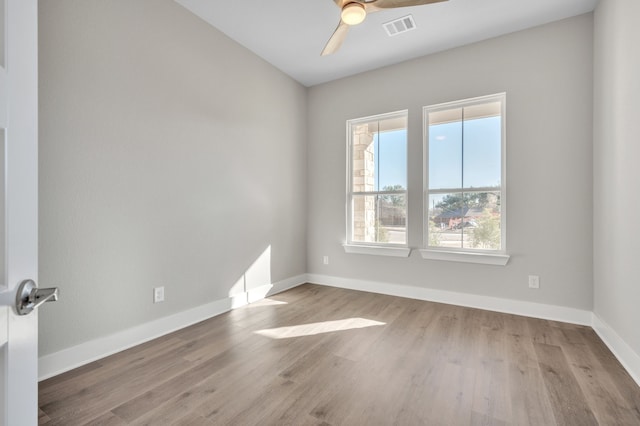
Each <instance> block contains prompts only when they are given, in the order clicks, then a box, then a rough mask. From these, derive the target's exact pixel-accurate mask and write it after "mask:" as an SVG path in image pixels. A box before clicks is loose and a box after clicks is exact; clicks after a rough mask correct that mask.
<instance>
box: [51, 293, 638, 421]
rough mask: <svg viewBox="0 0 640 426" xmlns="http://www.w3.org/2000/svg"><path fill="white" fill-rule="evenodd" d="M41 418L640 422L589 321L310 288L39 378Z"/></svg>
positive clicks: (622, 376) (621, 374) (629, 385)
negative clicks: (577, 322)
mask: <svg viewBox="0 0 640 426" xmlns="http://www.w3.org/2000/svg"><path fill="white" fill-rule="evenodd" d="M39 397H40V400H39V407H40V424H43V425H65V426H71V425H84V424H88V425H129V424H133V425H156V426H157V425H174V424H176V425H178V424H179V425H226V424H230V425H505V424H513V425H545V426H552V425H580V426H585V425H595V424H600V425H640V388H638V386H637V385H636V384H635V382H634V381H633V380H632V379H631V377H630V376H629V375H628V374H627V373H626V372H625V370H624V369H623V368H622V366H621V365H620V364H619V362H618V361H617V360H616V359H615V358H614V356H613V355H612V354H611V352H610V351H609V350H608V349H607V348H606V346H605V345H604V344H603V343H602V341H601V340H600V339H599V338H598V337H597V335H596V334H595V333H594V331H593V330H592V329H591V328H589V327H583V326H576V325H571V324H564V323H559V322H553V321H545V320H539V319H532V318H526V317H520V316H515V315H508V314H500V313H495V312H488V311H483V310H478V309H470V308H463V307H457V306H451V305H444V304H438V303H430V302H423V301H417V300H411V299H403V298H399V297H391V296H384V295H378V294H372V293H364V292H357V291H350V290H343V289H337V288H331V287H322V286H316V285H311V284H306V285H303V286H300V287H297V288H295V289H292V290H289V291H287V292H284V293H281V294H278V295H275V296H272V297H270V298H269V299H265V300H263V301H261V302H258V303H254V304H251V305H248V306H245V307H242V308H240V309H236V310H233V311H231V312H228V313H226V314H223V315H220V316H218V317H215V318H212V319H210V320H207V321H204V322H201V323H198V324H196V325H193V326H191V327H188V328H185V329H183V330H180V331H177V332H175V333H171V334H169V335H166V336H163V337H161V338H159V339H156V340H153V341H151V342H148V343H145V344H142V345H140V346H137V347H134V348H132V349H129V350H126V351H123V352H120V353H118V354H115V355H112V356H110V357H107V358H104V359H102V360H99V361H96V362H93V363H91V364H88V365H86V366H84V367H81V368H78V369H76V370H73V371H70V372H68V373H65V374H62V375H59V376H57V377H54V378H51V379H49V380H46V381H43V382H41V383H40V391H39Z"/></svg>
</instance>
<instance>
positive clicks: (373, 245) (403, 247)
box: [343, 109, 411, 257]
mask: <svg viewBox="0 0 640 426" xmlns="http://www.w3.org/2000/svg"><path fill="white" fill-rule="evenodd" d="M395 117H404V118H405V119H406V120H407V126H406V132H407V136H406V139H405V144H406V149H407V155H406V156H405V165H406V167H405V173H406V174H405V179H406V186H407V187H406V188H405V189H404V190H403V191H366V192H355V191H353V130H352V129H353V126H354V125H357V124H359V123H366V122H371V121H375V120H378V121H381V120H385V119H390V118H395ZM346 133H347V137H346V140H347V144H346V145H347V155H346V158H347V167H346V170H347V188H346V189H347V190H346V209H345V213H346V233H347V234H346V243H345V244H343V247H344V249H345V252H347V253H356V254H375V255H383V256H393V257H407V256H409V254H410V252H411V249H410V248H409V155H408V149H409V110H408V109H403V110H398V111H393V112H388V113H383V114H375V115H371V116H367V117H361V118H355V119H351V120H347V122H346ZM394 194H399V195H404V197H405V202H406V204H405V242H404V244H397V243H388V242H369V241H354V240H353V199H354V196H378V195H394Z"/></svg>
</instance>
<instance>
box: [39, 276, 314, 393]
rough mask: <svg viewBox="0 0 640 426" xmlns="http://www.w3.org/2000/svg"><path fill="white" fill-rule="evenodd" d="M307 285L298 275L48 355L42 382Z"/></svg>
mask: <svg viewBox="0 0 640 426" xmlns="http://www.w3.org/2000/svg"><path fill="white" fill-rule="evenodd" d="M305 282H306V275H305V274H302V275H298V276H295V277H291V278H288V279H285V280H282V281H278V282H276V283H273V284H269V285H264V286H261V287H257V288H253V289H250V290H248V291H247V292H245V293H239V294H237V295H234V296H232V297H228V298H225V299H221V300H216V301H213V302H210V303H207V304H204V305H201V306H197V307H195V308H192V309H189V310H186V311H182V312H178V313H175V314H173V315H169V316H167V317H164V318H159V319H157V320H154V321H150V322H147V323H144V324H141V325H138V326H136V327H132V328H129V329H127V330H123V331H120V332H118V333H115V334H111V335H109V336H104V337H99V338H97V339H94V340H90V341H88V342H84V343H81V344H79V345H76V346H73V347H70V348H67V349H63V350H61V351H59V352H55V353H52V354H49V355H44V356H42V357H40V358H39V360H38V379H39V380H44V379H48V378H49V377H53V376H56V375H58V374H61V373H64V372H65V371H69V370H72V369H74V368H77V367H80V366H82V365H85V364H88V363H90V362H92V361H95V360H98V359H100V358H104V357H106V356H109V355H112V354H114V353H117V352H120V351H123V350H125V349H128V348H130V347H133V346H136V345H139V344H141V343H144V342H147V341H149V340H152V339H155V338H157V337H160V336H163V335H165V334H168V333H171V332H173V331H176V330H179V329H181V328H184V327H188V326H190V325H192V324H195V323H198V322H200V321H204V320H206V319H209V318H211V317H214V316H216V315H220V314H222V313H225V312H227V311H230V310H231V309H235V308H238V307H240V306H244V305H246V304H247V303H252V302H255V301H257V300H260V299H263V298H265V297H268V296H271V295H273V294H276V293H280V292H282V291H285V290H288V289H290V288H293V287H296V286H299V285H301V284H304V283H305Z"/></svg>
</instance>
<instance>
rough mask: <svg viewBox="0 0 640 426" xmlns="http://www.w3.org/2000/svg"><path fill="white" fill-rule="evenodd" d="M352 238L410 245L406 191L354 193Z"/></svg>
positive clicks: (361, 240) (360, 241)
mask: <svg viewBox="0 0 640 426" xmlns="http://www.w3.org/2000/svg"><path fill="white" fill-rule="evenodd" d="M352 202H353V204H352V212H353V227H352V229H353V231H352V232H353V235H352V241H354V242H359V243H387V244H406V242H407V198H406V194H385V195H354V196H353V201H352Z"/></svg>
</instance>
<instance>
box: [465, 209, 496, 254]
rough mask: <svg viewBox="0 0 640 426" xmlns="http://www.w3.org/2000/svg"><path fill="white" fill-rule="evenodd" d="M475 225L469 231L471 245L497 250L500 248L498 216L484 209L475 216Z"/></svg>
mask: <svg viewBox="0 0 640 426" xmlns="http://www.w3.org/2000/svg"><path fill="white" fill-rule="evenodd" d="M476 224H477V225H478V226H477V227H475V228H473V231H472V232H471V237H472V243H473V247H474V248H477V247H480V248H483V249H491V250H497V249H499V248H500V217H499V216H496V215H494V214H493V213H492V212H491V210H490V209H484V211H483V212H482V215H481V216H479V217H477V218H476Z"/></svg>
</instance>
